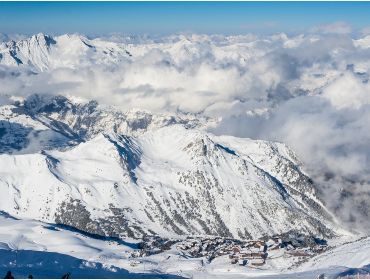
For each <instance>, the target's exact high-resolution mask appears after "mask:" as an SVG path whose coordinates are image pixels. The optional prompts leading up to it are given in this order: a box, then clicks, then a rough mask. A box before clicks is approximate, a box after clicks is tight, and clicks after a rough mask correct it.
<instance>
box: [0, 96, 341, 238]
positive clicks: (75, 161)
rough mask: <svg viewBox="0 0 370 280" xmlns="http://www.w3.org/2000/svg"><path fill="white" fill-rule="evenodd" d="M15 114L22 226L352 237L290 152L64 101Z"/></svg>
mask: <svg viewBox="0 0 370 280" xmlns="http://www.w3.org/2000/svg"><path fill="white" fill-rule="evenodd" d="M12 106H13V107H12ZM12 106H9V105H6V106H3V107H1V112H2V119H3V120H4V121H3V128H2V135H3V136H2V137H1V141H2V142H3V150H4V151H3V152H5V153H3V154H1V155H0V167H1V168H0V193H2V194H4V195H2V196H1V198H0V202H1V203H0V205H1V210H4V211H7V212H8V213H10V214H12V215H15V216H17V217H26V218H33V219H38V220H42V221H47V222H56V223H61V224H66V225H70V226H73V227H75V228H78V229H81V230H84V231H87V232H91V233H96V234H100V235H107V236H119V237H136V238H140V237H142V236H144V235H148V234H149V235H152V234H155V235H161V236H166V237H171V236H186V235H216V236H229V237H235V238H242V239H250V238H257V237H261V236H264V235H272V234H276V233H283V232H287V231H290V230H297V231H300V232H303V233H307V234H315V235H319V236H324V237H330V236H334V235H336V234H341V233H344V232H341V230H340V229H339V227H338V226H337V225H336V223H335V220H334V219H333V217H332V216H331V215H330V214H329V213H328V212H327V210H326V209H325V207H324V206H323V204H322V203H321V202H320V200H319V198H318V197H317V195H316V191H315V186H314V184H313V183H312V181H311V180H310V179H309V178H308V177H307V176H306V175H305V174H304V173H303V172H302V171H301V170H300V167H299V162H298V161H297V159H296V158H295V156H294V154H293V152H291V151H290V150H289V148H288V147H286V146H285V145H283V144H279V143H271V142H265V141H255V140H250V139H242V138H233V137H225V136H214V135H212V134H210V133H207V132H206V131H205V130H204V129H202V127H204V125H205V124H204V122H205V121H206V120H203V121H197V120H196V119H194V117H192V116H181V115H180V116H169V115H153V114H150V113H148V112H140V111H131V112H127V113H119V112H117V111H114V110H113V111H112V110H110V109H109V108H105V109H104V108H102V107H99V106H98V105H97V104H96V103H94V102H89V103H86V104H85V103H82V104H77V103H73V102H72V101H70V100H68V99H66V98H61V97H55V98H52V99H51V100H49V101H48V102H46V103H45V100H43V99H39V98H38V97H37V96H36V97H34V98H33V99H28V100H26V101H25V102H23V103H17V104H15V105H12ZM17 126H18V127H19V130H20V131H21V132H22V133H20V132H19V133H18V132H16V131H18V130H14V129H13V128H11V127H17ZM39 134H41V136H43V135H46V134H48V135H50V137H49V138H48V139H49V140H48V141H46V140H45V139H47V138H45V137H37V135H39ZM30 135H35V136H32V137H31V138H32V139H31V140H30ZM7 139H8V140H7ZM12 139H13V140H14V139H16V141H17V142H19V143H20V144H19V147H16V148H14V147H13V146H12V145H13V142H14V141H13V142H12V141H11V140H12ZM6 141H8V142H6ZM9 141H10V142H9Z"/></svg>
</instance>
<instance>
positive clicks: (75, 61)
mask: <svg viewBox="0 0 370 280" xmlns="http://www.w3.org/2000/svg"><path fill="white" fill-rule="evenodd" d="M130 56H131V54H130V53H129V52H128V51H127V50H125V48H124V47H123V46H121V45H118V44H116V43H114V42H103V43H102V42H101V40H99V39H96V40H89V39H88V38H86V37H84V36H81V35H76V34H73V35H69V34H66V35H61V36H56V37H52V36H49V35H45V34H42V33H39V34H37V35H33V36H31V37H30V38H27V39H23V40H19V41H13V40H11V41H9V42H2V43H0V63H1V64H4V65H9V66H23V65H25V66H30V67H32V68H33V69H34V70H36V71H45V70H47V69H50V68H58V67H68V68H76V67H81V66H86V65H89V63H96V64H99V63H102V64H104V63H110V64H112V63H118V62H119V61H121V60H122V59H124V58H128V57H130Z"/></svg>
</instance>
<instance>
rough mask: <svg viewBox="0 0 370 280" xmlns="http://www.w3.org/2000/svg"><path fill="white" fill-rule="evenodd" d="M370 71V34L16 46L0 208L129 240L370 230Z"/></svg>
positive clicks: (11, 53) (5, 106) (2, 133)
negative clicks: (361, 35)
mask: <svg viewBox="0 0 370 280" xmlns="http://www.w3.org/2000/svg"><path fill="white" fill-rule="evenodd" d="M369 69H370V40H369V37H366V36H365V37H363V38H360V39H352V38H350V37H349V36H348V35H338V34H330V35H328V34H326V35H325V36H322V35H320V34H308V35H300V36H296V37H288V36H287V35H285V34H277V35H274V36H263V37H261V36H255V35H245V36H222V35H212V36H210V35H174V36H169V37H163V38H157V39H155V40H154V39H150V38H140V37H136V38H135V37H115V38H109V39H108V38H104V39H100V38H96V39H88V38H86V37H84V36H81V35H76V34H66V35H61V36H54V37H53V36H48V35H45V34H37V35H33V36H31V37H29V38H26V39H21V40H18V41H6V40H5V41H3V42H1V43H0V83H1V86H0V105H1V107H0V144H1V146H0V152H1V154H0V166H1V168H0V170H1V171H0V174H1V175H0V194H1V196H0V205H1V209H0V210H1V211H5V212H6V213H8V214H10V215H11V216H14V217H16V218H21V219H35V220H38V221H40V222H43V223H51V224H62V225H65V226H69V227H71V228H73V229H75V230H80V231H82V232H84V233H86V234H93V235H98V236H108V237H112V238H120V239H121V240H131V239H132V238H134V239H136V240H141V239H143V238H145V237H147V236H159V237H161V238H167V239H173V238H175V239H176V238H180V239H181V238H185V237H187V236H188V237H190V236H213V237H215V236H217V237H222V238H234V239H240V240H250V239H258V238H263V237H266V236H269V237H271V236H275V235H278V234H285V233H287V232H295V233H297V232H298V233H299V234H303V235H306V236H315V237H318V238H324V239H328V240H329V239H338V238H354V236H360V235H367V234H368V231H369V222H368V214H369V208H370V199H369V194H368V187H369V185H368V182H369V177H368V176H369V175H368V174H369V167H368V166H369V164H368V163H369V149H368V148H369V147H368V143H369V142H368V140H370V139H369V136H370V135H369V131H370V130H369V123H368V121H367V120H368V114H369V113H370V111H369V108H370V107H369V102H370V98H369V94H368V92H369V83H368V77H369V75H368V73H369ZM4 219H6V218H4ZM7 219H10V218H9V217H8V218H7ZM9 223H12V222H10V221H9ZM35 223H36V222H35ZM68 234H69V233H68ZM4 238H5V239H6V238H7V237H4ZM27 238H28V237H27ZM71 238H72V237H71ZM73 238H74V237H73ZM1 242H3V241H1ZM27 244H28V243H27ZM366 244H367V243H366ZM4 246H5V245H4ZM7 246H10V245H9V244H8V245H7ZM27 246H28V245H27ZM27 246H26V247H27ZM99 246H100V245H99ZM354 246H355V245H354ZM356 246H357V245H356ZM5 247H6V246H5ZM5 247H4V248H5ZM109 250H111V249H109ZM107 254H108V253H107ZM172 254H175V253H173V252H172ZM84 257H85V256H84ZM109 262H110V264H112V260H110V261H109ZM366 264H367V263H363V262H361V263H358V264H356V266H358V267H361V266H364V265H366ZM344 265H345V264H344ZM271 267H273V268H274V269H278V268H279V266H275V265H273V264H271ZM307 267H308V266H307ZM312 267H315V266H312ZM312 267H311V268H312ZM121 268H122V267H121ZM140 272H143V271H140ZM161 272H164V270H163V271H162V270H161ZM167 272H168V271H167ZM122 273H126V272H122Z"/></svg>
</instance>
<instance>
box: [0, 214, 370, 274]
mask: <svg viewBox="0 0 370 280" xmlns="http://www.w3.org/2000/svg"><path fill="white" fill-rule="evenodd" d="M369 247H370V239H368V238H367V239H363V240H360V241H357V242H353V243H349V244H345V245H341V246H339V247H337V248H335V249H332V250H329V251H327V252H326V253H324V254H323V255H320V256H318V257H315V258H313V259H312V260H309V261H308V262H307V263H304V264H302V265H300V266H298V267H295V268H294V269H291V270H290V269H288V268H289V267H290V266H291V265H293V262H292V261H291V259H289V258H284V257H283V255H282V254H281V255H280V256H279V253H276V256H275V257H274V259H271V260H269V261H268V262H267V264H266V266H265V267H263V268H260V269H253V268H249V267H239V266H237V265H232V264H230V263H229V260H228V257H227V256H224V257H219V258H216V259H215V260H213V261H212V262H211V263H208V262H207V261H206V260H205V259H201V258H198V259H197V258H194V259H191V258H188V257H186V256H185V255H184V254H182V253H181V252H180V251H178V250H177V249H176V248H175V247H174V246H173V247H172V249H171V250H169V251H165V252H163V253H160V254H157V255H153V256H149V257H137V258H132V257H131V253H132V252H133V251H135V250H137V248H138V247H137V243H136V242H135V241H134V240H128V241H127V242H122V241H118V240H103V239H94V238H92V237H89V236H87V235H85V234H83V233H80V232H75V231H70V230H67V229H65V228H64V227H61V226H55V225H51V224H45V223H40V222H37V221H34V220H17V219H15V218H12V217H10V216H8V215H6V214H5V213H2V214H1V216H0V272H1V273H3V274H4V275H5V273H6V271H8V270H11V271H12V272H13V274H14V275H15V276H16V278H20V277H23V278H24V277H27V276H28V275H29V274H32V275H33V276H34V277H37V278H60V277H61V276H62V275H63V274H65V273H67V272H71V273H72V278H173V277H186V278H209V277H211V278H245V277H248V278H316V277H317V276H318V275H319V274H321V273H325V275H326V276H327V277H335V276H337V275H339V274H340V273H342V272H345V271H348V268H361V267H363V266H364V265H365V264H367V263H369V262H370V256H369V254H368V251H369ZM132 263H135V266H132ZM338 264H340V265H338Z"/></svg>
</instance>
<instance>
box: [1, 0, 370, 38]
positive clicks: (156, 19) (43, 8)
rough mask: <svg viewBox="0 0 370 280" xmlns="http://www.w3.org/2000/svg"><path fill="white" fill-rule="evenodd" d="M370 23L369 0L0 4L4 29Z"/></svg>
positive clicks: (263, 28)
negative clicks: (363, 0)
mask: <svg viewBox="0 0 370 280" xmlns="http://www.w3.org/2000/svg"><path fill="white" fill-rule="evenodd" d="M331 22H345V23H346V24H348V25H349V26H351V28H353V30H360V29H361V28H365V27H368V26H370V2H0V33H5V34H33V33H38V32H43V33H48V34H51V35H57V34H62V33H82V34H85V35H90V36H99V35H103V34H108V33H127V34H157V35H162V34H163V35H165V34H169V33H178V32H194V33H206V34H210V33H212V34H221V33H222V34H244V33H267V34H269V33H276V32H286V33H299V32H302V31H305V30H310V28H313V27H315V26H320V25H323V24H328V23H331Z"/></svg>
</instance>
